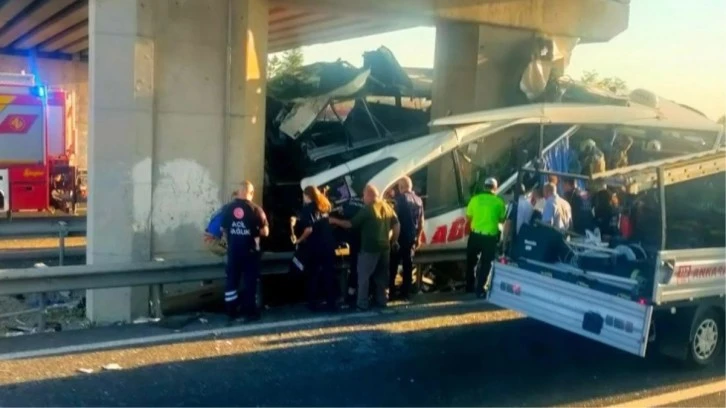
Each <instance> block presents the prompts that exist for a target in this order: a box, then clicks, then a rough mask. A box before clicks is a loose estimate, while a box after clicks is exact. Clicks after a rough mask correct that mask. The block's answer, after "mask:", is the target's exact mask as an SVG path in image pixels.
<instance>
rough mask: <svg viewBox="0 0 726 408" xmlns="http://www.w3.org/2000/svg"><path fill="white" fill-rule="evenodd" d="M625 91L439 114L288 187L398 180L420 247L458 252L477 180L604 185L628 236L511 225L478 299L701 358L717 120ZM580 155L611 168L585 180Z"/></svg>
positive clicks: (719, 168) (719, 323) (724, 218)
mask: <svg viewBox="0 0 726 408" xmlns="http://www.w3.org/2000/svg"><path fill="white" fill-rule="evenodd" d="M630 99H631V100H630V101H629V103H628V104H626V105H614V104H611V105H604V104H598V105H594V104H575V103H544V104H528V105H522V106H514V107H509V108H502V109H495V110H490V111H484V112H475V113H471V114H465V115H458V116H452V117H445V118H441V119H437V120H434V121H432V122H431V125H432V126H433V127H435V128H443V129H444V130H441V131H439V132H435V133H432V134H429V135H427V136H424V137H419V138H415V139H412V140H408V141H404V142H401V143H396V144H392V145H388V146H386V147H383V148H381V149H378V150H376V151H374V152H371V153H369V154H366V155H363V156H361V157H358V158H355V159H353V160H350V161H348V162H347V163H344V164H341V165H339V166H336V167H334V168H331V169H329V170H327V171H324V172H321V173H319V174H316V175H315V176H312V177H308V178H305V179H303V180H302V182H301V183H300V186H301V187H304V186H307V185H316V186H319V187H321V188H326V189H328V191H329V192H330V196H331V198H332V199H333V200H334V201H335V202H338V203H340V202H345V201H346V200H350V199H353V198H356V197H360V196H361V194H362V189H363V187H364V186H365V185H366V184H372V185H374V186H376V187H377V188H378V189H380V190H381V191H390V189H392V188H395V187H394V184H395V182H396V181H397V180H398V179H399V178H400V177H401V176H404V175H408V176H410V177H411V178H412V179H413V182H414V188H415V190H416V191H417V193H418V194H419V195H421V196H422V198H423V200H424V202H425V204H424V207H425V217H426V220H427V221H426V226H425V232H424V234H425V245H424V246H423V247H422V248H420V249H419V253H424V254H425V253H426V251H430V250H433V249H463V248H464V247H465V245H466V238H467V235H468V233H469V225H468V223H467V219H466V217H465V207H466V204H467V202H468V200H469V198H470V197H471V196H472V195H473V194H474V193H475V191H476V188H477V186H478V184H479V180H482V179H483V178H485V177H489V176H493V177H496V178H497V179H499V180H501V181H503V183H502V184H501V188H500V190H499V192H498V193H499V194H500V195H503V196H505V197H507V198H509V197H510V196H511V194H512V191H513V189H512V187H513V186H514V185H515V184H516V183H517V182H518V181H520V182H522V183H523V184H525V186H526V187H527V188H531V187H533V186H534V185H536V184H541V183H542V182H543V181H544V180H543V177H544V175H546V174H548V173H552V174H558V175H560V177H572V178H575V179H580V180H582V181H584V182H586V185H587V186H588V187H589V190H590V191H589V193H591V194H594V193H596V192H597V191H598V190H603V191H608V192H609V194H612V195H613V196H616V197H617V198H618V199H617V202H618V203H619V205H618V208H617V218H618V224H619V223H621V221H624V220H628V222H629V224H630V227H629V232H627V233H625V231H620V232H621V233H619V234H617V235H616V236H612V237H610V238H609V240H605V241H601V240H600V239H594V238H592V237H591V236H588V237H580V236H577V235H576V234H572V233H570V232H566V231H555V230H553V229H552V228H550V227H545V226H540V225H535V226H531V227H530V228H529V229H526V228H523V229H522V232H521V233H520V234H519V235H518V236H517V237H515V239H514V242H513V251H512V253H511V254H509V257H508V258H506V260H502V262H498V263H495V264H494V267H493V271H492V274H491V275H490V281H489V282H488V299H489V301H490V302H491V303H494V304H496V305H499V306H502V307H506V308H511V309H514V310H517V311H520V312H522V313H524V314H526V315H528V316H530V317H532V318H535V319H537V320H541V321H543V322H545V323H548V324H551V325H554V326H557V327H559V328H562V329H565V330H568V331H571V332H573V333H577V334H579V335H582V336H585V337H588V338H590V339H593V340H595V341H599V342H602V343H604V344H607V345H610V346H613V347H616V348H619V349H621V350H624V351H627V352H629V353H633V354H635V355H639V356H644V355H645V352H646V349H647V348H648V345H649V344H651V343H653V344H656V345H657V346H656V348H657V349H658V350H660V351H662V352H664V353H666V354H668V355H670V356H674V357H679V358H682V359H687V360H689V361H690V362H692V363H694V364H696V365H706V364H710V363H711V362H713V361H714V359H716V358H717V357H716V356H718V355H719V352H720V350H721V348H723V344H724V342H723V339H724V291H725V288H726V275H725V274H724V270H725V268H726V262H725V261H724V257H725V256H724V255H725V252H726V239H725V231H724V225H725V224H726V212H725V210H724V209H725V208H726V203H725V202H724V196H725V195H726V194H725V191H724V186H725V185H726V177H725V174H726V173H725V171H726V155H725V154H726V153H725V152H726V150H724V147H723V144H724V134H723V128H722V127H721V126H719V125H718V124H716V123H715V122H713V121H711V120H709V119H707V118H706V117H705V116H704V115H702V114H700V113H699V112H697V111H694V110H693V109H690V108H688V107H684V106H681V105H678V104H676V103H674V102H671V101H668V100H664V99H660V98H658V97H656V96H654V95H652V94H650V93H648V92H646V91H641V90H639V91H635V92H633V93H632V94H631V96H630ZM624 141H625V142H624ZM583 146H587V147H588V149H589V150H588V149H584V150H583ZM593 146H594V147H595V149H594V151H595V152H597V153H592V151H593V150H592V147H593ZM587 154H600V155H602V156H604V160H603V162H606V163H608V164H610V165H612V166H614V167H611V168H609V169H607V168H605V169H602V170H603V171H601V172H600V173H595V174H589V175H583V174H582V171H583V170H582V167H583V166H582V161H584V160H587V158H586V157H583V156H584V155H587ZM538 173H539V174H538ZM573 173H574V174H573ZM520 174H521V175H520ZM585 196H586V198H588V197H587V193H586V194H585ZM693 197H697V199H696V200H694V199H693ZM417 279H419V280H420V279H421V276H420V274H419V276H418V277H417ZM656 333H657V334H656Z"/></svg>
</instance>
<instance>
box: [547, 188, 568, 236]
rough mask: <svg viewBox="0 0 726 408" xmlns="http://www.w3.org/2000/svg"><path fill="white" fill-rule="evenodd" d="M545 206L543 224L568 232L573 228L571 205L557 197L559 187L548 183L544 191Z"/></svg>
mask: <svg viewBox="0 0 726 408" xmlns="http://www.w3.org/2000/svg"><path fill="white" fill-rule="evenodd" d="M542 190H543V193H544V197H545V205H544V208H543V209H542V223H543V224H545V225H551V226H553V227H555V228H558V229H563V230H568V229H570V228H571V227H572V209H571V208H570V203H568V202H567V200H565V199H564V198H562V197H560V196H559V195H557V187H555V185H554V184H552V183H547V184H545V185H544V188H543V189H542Z"/></svg>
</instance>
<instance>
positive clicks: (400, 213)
mask: <svg viewBox="0 0 726 408" xmlns="http://www.w3.org/2000/svg"><path fill="white" fill-rule="evenodd" d="M393 209H394V211H395V212H396V217H398V222H399V224H400V225H401V227H400V229H401V232H400V234H399V235H398V251H392V252H391V265H390V273H389V275H388V299H389V300H392V299H393V298H395V297H396V276H397V275H398V265H399V264H401V266H402V270H403V275H402V277H403V284H402V285H401V293H400V295H399V297H400V299H401V300H408V299H409V296H410V295H411V281H412V280H413V256H414V252H415V251H416V248H417V247H418V246H419V245H420V244H421V242H422V238H423V227H424V208H423V201H421V198H420V197H419V196H418V195H416V193H414V192H413V182H412V181H411V178H410V177H408V176H404V177H403V178H401V179H400V180H398V194H397V195H396V196H395V198H394V207H393Z"/></svg>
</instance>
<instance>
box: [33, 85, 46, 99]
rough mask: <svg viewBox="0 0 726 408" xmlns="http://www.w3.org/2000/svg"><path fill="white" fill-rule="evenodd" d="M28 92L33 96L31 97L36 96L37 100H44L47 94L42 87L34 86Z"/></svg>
mask: <svg viewBox="0 0 726 408" xmlns="http://www.w3.org/2000/svg"><path fill="white" fill-rule="evenodd" d="M30 92H31V93H32V94H33V96H37V97H38V98H45V96H46V93H47V92H46V90H45V87H44V86H43V85H40V86H34V87H33V89H31V90H30Z"/></svg>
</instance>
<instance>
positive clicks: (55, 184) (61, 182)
mask: <svg viewBox="0 0 726 408" xmlns="http://www.w3.org/2000/svg"><path fill="white" fill-rule="evenodd" d="M49 187H50V208H49V209H50V212H51V213H55V211H56V210H58V211H66V210H67V208H68V205H67V201H66V193H65V190H66V189H65V187H66V182H65V179H64V177H63V175H62V174H56V175H54V176H53V178H52V179H51V181H50V184H49Z"/></svg>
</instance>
